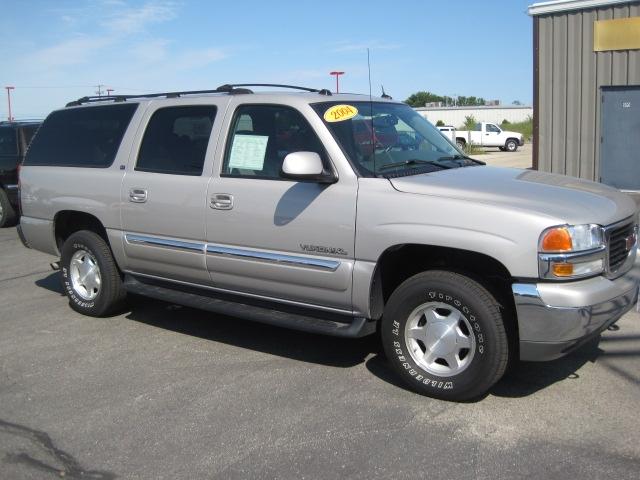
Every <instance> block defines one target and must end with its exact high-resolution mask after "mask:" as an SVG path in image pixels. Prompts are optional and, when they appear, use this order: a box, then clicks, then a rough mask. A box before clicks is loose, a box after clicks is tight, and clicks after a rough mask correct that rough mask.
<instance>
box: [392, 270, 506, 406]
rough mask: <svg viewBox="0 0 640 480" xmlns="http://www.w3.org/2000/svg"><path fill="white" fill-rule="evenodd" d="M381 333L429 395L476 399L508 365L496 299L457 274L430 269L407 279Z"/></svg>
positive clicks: (403, 371)
mask: <svg viewBox="0 0 640 480" xmlns="http://www.w3.org/2000/svg"><path fill="white" fill-rule="evenodd" d="M381 334H382V342H383V346H384V349H385V353H386V355H387V358H388V359H389V361H390V362H391V364H392V366H393V368H394V370H395V371H396V372H397V373H398V374H399V376H400V377H401V378H402V380H404V382H405V383H406V384H407V385H408V386H409V387H410V388H411V389H412V390H414V391H416V392H418V393H421V394H424V395H427V396H430V397H434V398H441V399H444V400H455V401H463V400H470V399H473V398H477V397H479V396H481V395H483V394H484V393H486V392H487V391H488V390H489V388H491V386H493V385H494V384H495V383H496V382H497V381H498V380H499V379H500V378H501V377H502V375H503V374H504V372H505V370H506V367H507V360H508V356H509V347H508V341H507V334H506V331H505V327H504V323H503V320H502V315H501V313H500V307H499V305H498V303H497V301H496V300H495V298H493V296H492V295H491V294H490V293H489V292H488V291H487V290H486V289H485V288H484V287H483V286H482V285H480V284H479V283H477V282H476V281H474V280H472V279H470V278H468V277H466V276H463V275H460V274H457V273H453V272H447V271H437V270H434V271H428V272H423V273H420V274H418V275H415V276H413V277H411V278H409V279H408V280H406V281H405V282H404V283H402V284H401V285H400V286H399V287H398V288H397V289H396V290H395V291H394V292H393V294H392V295H391V297H390V299H389V301H388V303H387V305H386V307H385V311H384V315H383V317H382V324H381Z"/></svg>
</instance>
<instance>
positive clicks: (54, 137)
mask: <svg viewBox="0 0 640 480" xmlns="http://www.w3.org/2000/svg"><path fill="white" fill-rule="evenodd" d="M136 108H137V104H128V105H109V106H100V107H83V108H70V109H68V110H59V111H57V112H53V113H52V114H51V115H49V116H48V117H47V119H46V120H45V121H44V123H43V124H42V127H41V128H40V130H39V131H38V134H37V135H36V136H35V137H34V139H33V142H32V143H31V146H30V147H29V152H28V153H27V157H26V158H25V161H24V164H25V165H43V166H45V165H46V166H59V167H90V168H105V167H109V166H110V165H111V164H112V163H113V161H114V159H115V158H116V153H118V148H119V147H120V142H121V141H122V137H123V136H124V132H125V131H126V130H127V127H128V126H129V122H130V121H131V117H132V116H133V113H134V112H135V111H136Z"/></svg>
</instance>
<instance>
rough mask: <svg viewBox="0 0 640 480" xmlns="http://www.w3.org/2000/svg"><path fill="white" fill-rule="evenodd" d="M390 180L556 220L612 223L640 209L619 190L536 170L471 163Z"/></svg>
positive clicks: (400, 186)
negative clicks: (465, 165)
mask: <svg viewBox="0 0 640 480" xmlns="http://www.w3.org/2000/svg"><path fill="white" fill-rule="evenodd" d="M390 182H391V184H392V185H393V187H394V188H395V189H396V190H398V191H400V192H406V193H413V194H419V195H433V196H438V197H448V198H456V199H460V200H466V201H469V202H473V203H475V202H482V203H486V204H495V205H500V206H501V207H507V208H515V209H520V210H525V211H528V212H535V213H537V214H539V215H541V216H546V217H549V218H550V219H553V224H563V223H568V224H582V223H597V224H600V225H610V224H612V223H615V222H617V221H619V220H622V219H625V218H627V217H630V216H632V215H635V214H636V212H637V206H636V203H635V201H633V199H632V198H631V197H629V196H628V195H626V194H624V193H622V192H620V191H618V190H616V189H615V188H611V187H608V186H606V185H602V184H600V183H595V182H590V181H587V180H581V179H578V178H574V177H567V176H564V175H556V174H550V173H543V172H538V171H535V170H520V169H514V168H498V167H489V166H482V167H465V168H453V169H450V170H441V171H438V172H433V173H428V174H423V175H414V176H408V177H399V178H393V179H390Z"/></svg>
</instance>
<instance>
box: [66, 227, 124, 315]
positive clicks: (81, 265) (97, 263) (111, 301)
mask: <svg viewBox="0 0 640 480" xmlns="http://www.w3.org/2000/svg"><path fill="white" fill-rule="evenodd" d="M60 266H61V268H60V271H61V274H62V286H63V288H64V291H65V293H66V294H67V297H68V298H69V305H70V306H71V308H72V309H74V310H75V311H76V312H79V313H82V314H83V315H88V316H90V317H104V316H107V315H110V314H111V313H113V312H115V311H116V310H118V309H120V308H121V307H122V306H123V304H124V300H125V297H126V291H125V289H124V286H123V285H122V279H121V277H120V272H119V271H118V267H117V265H116V263H115V261H114V259H113V255H112V254H111V250H110V249H109V246H108V245H107V243H106V242H105V241H104V239H103V238H102V237H100V235H98V234H96V233H94V232H91V231H89V230H81V231H79V232H76V233H74V234H72V235H71V236H70V237H69V238H68V239H67V240H66V241H65V242H64V245H63V246H62V256H61V259H60ZM96 272H97V275H96Z"/></svg>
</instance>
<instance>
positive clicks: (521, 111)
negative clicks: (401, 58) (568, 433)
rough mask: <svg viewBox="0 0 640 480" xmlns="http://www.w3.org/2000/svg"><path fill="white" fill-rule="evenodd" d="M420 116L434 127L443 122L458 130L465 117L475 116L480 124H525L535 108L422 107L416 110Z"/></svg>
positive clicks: (517, 106) (514, 106)
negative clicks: (504, 121) (438, 122)
mask: <svg viewBox="0 0 640 480" xmlns="http://www.w3.org/2000/svg"><path fill="white" fill-rule="evenodd" d="M414 110H416V111H417V112H418V113H419V114H420V115H422V116H423V117H424V118H426V119H427V120H429V121H430V122H431V123H433V124H434V125H435V124H436V122H437V121H438V120H442V121H443V122H444V124H445V125H453V126H454V127H456V128H458V127H461V126H462V125H463V124H464V121H465V117H468V116H469V115H473V117H474V118H475V119H476V120H477V121H478V122H491V123H497V124H498V125H499V124H501V123H502V121H503V120H507V121H508V122H510V123H514V122H524V121H525V120H527V118H529V117H532V116H533V108H532V107H527V106H522V105H502V106H500V105H496V106H479V107H422V108H415V109H414Z"/></svg>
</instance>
